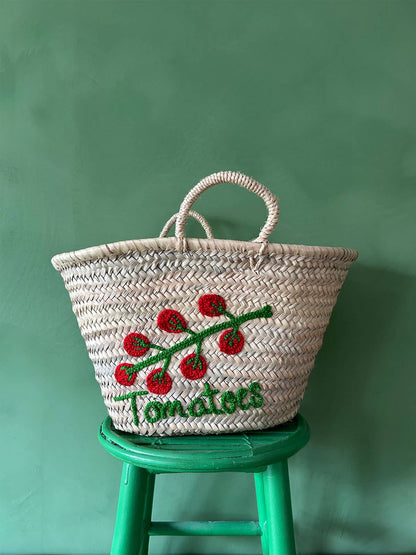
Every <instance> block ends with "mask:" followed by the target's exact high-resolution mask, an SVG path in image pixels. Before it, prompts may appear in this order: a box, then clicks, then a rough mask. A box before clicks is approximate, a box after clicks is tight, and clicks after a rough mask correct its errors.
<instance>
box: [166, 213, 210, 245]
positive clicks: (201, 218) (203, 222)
mask: <svg viewBox="0 0 416 555" xmlns="http://www.w3.org/2000/svg"><path fill="white" fill-rule="evenodd" d="M188 216H189V217H190V218H194V219H195V220H197V221H198V222H199V223H200V224H201V226H202V227H203V228H204V231H205V233H206V234H207V239H214V235H213V234H212V229H211V226H210V225H209V223H208V222H207V221H206V219H205V218H204V216H201V214H199V213H198V212H194V211H193V210H189V212H188ZM177 217H178V213H176V214H174V215H173V216H172V217H171V218H169V220H168V221H167V222H166V223H165V225H164V227H163V229H162V231H161V232H160V235H159V237H167V235H168V233H169V230H170V228H171V227H172V225H173V224H174V223H175V222H176V219H177Z"/></svg>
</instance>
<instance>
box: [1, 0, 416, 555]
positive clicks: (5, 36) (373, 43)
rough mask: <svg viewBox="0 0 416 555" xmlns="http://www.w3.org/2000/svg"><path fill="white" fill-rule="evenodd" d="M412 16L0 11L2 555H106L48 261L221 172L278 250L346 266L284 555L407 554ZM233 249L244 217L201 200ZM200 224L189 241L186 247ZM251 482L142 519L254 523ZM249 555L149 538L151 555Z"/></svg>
mask: <svg viewBox="0 0 416 555" xmlns="http://www.w3.org/2000/svg"><path fill="white" fill-rule="evenodd" d="M415 20H416V3H415V2H403V1H398V2H384V1H376V0H374V1H372V2H366V1H351V2H332V1H327V2H309V1H308V2H262V1H250V2H246V1H241V2H234V1H221V2H218V1H215V0H214V1H211V2H208V1H207V2H205V1H204V2H203V1H197V2H191V1H189V2H183V1H175V2H158V1H155V2H98V1H82V2H74V1H69V0H66V1H64V0H63V1H55V2H43V1H36V2H35V1H32V2H28V1H25V0H20V1H16V2H5V1H4V0H3V1H1V2H0V46H1V48H0V55H1V58H0V118H1V120H0V187H1V188H0V192H1V200H0V212H1V218H0V226H1V239H0V241H1V243H0V244H1V265H0V278H1V307H0V360H1V366H0V368H1V372H2V381H1V384H2V385H1V388H0V416H1V438H2V457H1V460H0V553H1V554H6V553H10V554H12V553H13V554H17V553H22V554H23V553H24V554H28V553H38V554H43V553H62V554H99V553H108V552H109V548H110V543H111V535H112V526H113V522H114V517H115V509H116V501H117V499H116V492H117V488H118V482H119V475H120V465H119V464H118V463H117V462H116V461H115V460H113V459H112V458H111V457H110V456H109V455H108V454H107V453H106V452H104V450H103V449H102V448H100V447H99V445H98V443H97V440H96V437H95V434H96V429H97V426H98V424H99V422H100V420H101V419H102V418H103V417H104V415H105V409H104V405H103V403H102V401H101V397H100V392H99V388H98V386H97V385H96V383H95V381H94V376H93V369H92V365H91V363H90V361H89V359H88V356H87V352H86V349H85V346H84V343H83V340H82V338H81V335H80V333H79V331H78V328H77V325H76V321H75V317H74V316H73V314H72V311H71V307H70V302H69V298H68V295H67V293H66V291H65V289H64V285H63V283H62V280H61V278H60V276H59V275H58V274H57V273H56V272H55V271H54V270H53V268H52V266H51V265H50V262H49V260H50V258H51V256H52V255H54V254H56V253H58V252H63V251H67V250H73V249H77V248H82V247H87V246H92V245H96V244H101V243H105V242H111V241H116V240H122V239H131V238H143V237H154V236H156V235H157V234H158V233H159V231H160V229H161V227H162V225H163V223H164V222H165V221H166V220H167V218H168V217H169V216H170V215H171V214H172V213H173V212H174V211H175V210H176V208H177V207H178V205H179V203H180V201H181V200H182V198H183V196H184V195H185V193H186V192H187V190H188V189H189V188H190V187H191V186H192V185H193V184H194V183H196V181H197V180H199V179H200V178H201V177H203V176H204V175H206V174H209V173H211V172H213V171H218V170H222V169H239V170H241V171H244V172H246V173H248V174H250V175H253V176H254V177H256V178H257V179H259V180H260V181H262V182H264V183H265V184H266V185H268V186H270V188H271V189H272V190H273V191H274V192H275V193H276V194H277V195H278V196H279V198H280V202H281V221H280V224H279V226H278V229H277V230H276V231H275V233H274V235H273V237H272V240H273V241H278V242H287V243H306V244H312V245H333V246H337V245H339V246H349V247H352V248H356V249H358V250H359V251H360V259H359V261H358V262H357V263H356V264H355V265H353V267H352V269H351V272H350V275H349V277H348V280H347V282H346V284H345V286H344V289H343V291H342V294H341V296H340V299H339V302H338V304H337V306H336V309H335V311H334V314H333V318H332V320H331V323H330V326H329V329H328V332H327V335H326V338H325V342H324V346H323V349H322V351H321V353H320V355H319V357H318V360H317V364H316V368H315V370H314V372H313V373H312V375H311V380H310V386H309V388H308V391H307V394H306V396H305V400H304V404H303V406H302V412H303V414H304V415H305V416H306V417H307V418H308V419H309V421H310V423H311V426H312V439H311V442H310V444H309V445H308V446H307V447H306V448H305V449H304V451H303V452H302V453H301V454H299V455H298V456H297V457H295V458H294V459H293V461H292V466H291V469H292V490H293V504H294V517H295V525H296V535H297V544H298V550H299V552H301V553H347V552H348V553H377V554H380V553H387V552H404V551H416V517H415V514H416V505H415V495H414V494H415V489H416V464H415V451H416V445H415V437H416V435H415V418H416V407H415V398H416V391H415V383H416V380H415V354H414V348H415V330H414V327H415V325H414V322H415V320H414V314H415V312H416V299H415V291H416V288H415V285H416V283H415V274H416V260H415V245H414V243H415V235H416V221H415V213H416V195H415V186H416V114H415V99H416V70H415V54H416V33H415ZM198 208H199V209H200V210H201V212H202V213H203V214H205V215H206V216H207V217H208V219H209V221H210V222H211V224H212V225H213V228H214V232H215V234H216V236H217V237H228V238H233V239H246V240H248V239H250V238H252V237H253V236H255V235H256V232H257V230H258V227H259V225H260V224H261V223H262V222H263V220H264V218H265V210H264V206H263V205H262V202H261V201H260V200H258V199H256V198H254V197H253V196H251V195H250V194H249V193H247V192H246V191H243V190H240V189H238V190H236V188H235V187H234V188H233V187H232V186H231V185H224V186H223V187H222V189H221V188H216V189H214V190H210V191H208V192H207V193H206V195H205V196H204V198H203V199H200V200H199V201H198ZM199 233H200V231H199V229H198V227H196V226H195V224H191V225H190V234H191V235H192V234H199ZM253 494H254V488H253V485H252V483H251V480H250V478H249V477H248V476H244V475H235V476H234V477H233V480H229V479H228V476H227V475H215V476H212V477H211V478H208V477H206V478H203V479H202V477H201V476H189V477H188V476H182V477H177V478H175V479H173V478H172V477H166V476H165V477H161V478H160V479H159V481H158V485H157V492H156V509H155V516H156V518H158V519H175V518H185V519H193V518H196V519H202V518H236V519H244V518H253V517H255V504H254V499H253ZM180 551H182V552H187V553H201V554H202V553H208V552H226V553H238V554H240V555H242V554H246V553H251V554H253V553H259V552H260V546H259V543H258V542H257V540H255V539H253V540H252V541H251V540H250V541H248V540H238V539H225V540H224V539H218V540H214V539H212V540H209V541H208V540H204V539H198V538H197V539H185V538H184V539H168V538H165V539H160V540H154V541H153V540H152V543H151V553H152V554H166V553H178V552H180Z"/></svg>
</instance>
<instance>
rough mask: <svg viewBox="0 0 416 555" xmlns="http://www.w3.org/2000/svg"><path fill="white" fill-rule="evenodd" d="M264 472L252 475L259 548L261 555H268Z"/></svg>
mask: <svg viewBox="0 0 416 555" xmlns="http://www.w3.org/2000/svg"><path fill="white" fill-rule="evenodd" d="M264 474H265V473H264V472H255V473H254V484H255V486H256V497H257V510H258V513H259V524H260V528H261V531H262V535H261V547H262V550H263V555H269V539H268V537H267V507H266V499H265V496H264Z"/></svg>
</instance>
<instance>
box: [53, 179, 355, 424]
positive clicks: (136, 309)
mask: <svg viewBox="0 0 416 555" xmlns="http://www.w3.org/2000/svg"><path fill="white" fill-rule="evenodd" d="M219 183H235V184H237V185H240V186H241V187H244V188H246V189H248V190H249V191H252V192H253V193H255V194H257V195H259V196H260V197H261V198H262V199H263V200H264V202H265V203H266V206H267V209H268V217H267V221H266V223H265V224H264V226H263V228H262V229H261V231H260V234H259V236H258V237H257V239H255V240H254V241H252V242H242V241H228V240H222V239H214V238H213V236H212V232H211V229H210V227H209V225H208V223H207V222H206V220H205V219H204V218H203V217H202V216H200V215H199V214H198V213H196V212H193V211H191V207H192V204H193V203H194V202H195V200H196V199H197V198H198V197H199V195H200V194H201V193H202V192H203V191H205V190H206V189H208V188H209V187H212V186H213V185H217V184H219ZM189 216H192V217H195V218H196V219H197V220H198V221H199V222H200V223H201V225H202V226H203V228H204V230H205V232H206V235H207V238H206V239H188V238H186V237H185V223H186V220H187V218H188V217H189ZM278 216H279V206H278V202H277V198H276V197H275V196H274V195H273V194H272V193H271V192H270V191H269V190H268V189H267V188H266V187H264V185H261V184H260V183H258V182H257V181H255V180H254V179H252V178H250V177H247V176H245V175H243V174H240V173H236V172H219V173H215V174H213V175H210V176H209V177H206V178H205V179H203V180H202V181H200V182H199V183H198V185H196V186H195V187H194V188H193V189H192V190H191V191H190V192H189V193H188V195H187V196H186V197H185V199H184V201H183V202H182V204H181V206H180V209H179V212H178V213H177V214H175V215H174V216H172V218H171V219H170V220H169V221H168V222H167V224H166V226H165V227H164V229H163V231H162V233H161V235H160V237H159V238H154V239H142V240H137V241H122V242H119V243H113V244H109V245H101V246H99V247H92V248H88V249H84V250H80V251H76V252H70V253H65V254H60V255H57V256H55V257H54V258H53V259H52V263H53V265H54V267H55V268H56V269H57V270H58V271H59V272H60V273H61V274H62V277H63V279H64V282H65V286H66V288H67V290H68V292H69V295H70V297H71V301H72V305H73V310H74V313H75V315H76V317H77V319H78V324H79V327H80V329H81V333H82V335H83V337H84V339H85V342H86V345H87V349H88V352H89V355H90V358H91V360H92V362H93V364H94V367H95V375H96V378H97V381H98V382H99V384H100V386H101V391H102V394H103V397H104V401H105V404H106V406H107V409H108V412H109V414H110V416H111V418H112V420H113V423H114V426H115V427H116V428H117V429H119V430H124V431H126V432H134V433H140V434H145V435H180V434H217V433H224V432H235V431H243V430H255V429H264V428H268V427H271V426H275V425H277V424H280V423H282V422H285V421H287V420H290V419H291V418H292V417H293V416H294V415H295V414H296V413H297V411H298V409H299V405H300V403H301V400H302V397H303V395H304V392H305V389H306V385H307V380H308V376H309V373H310V371H311V369H312V367H313V364H314V360H315V356H316V354H317V352H318V350H319V348H320V346H321V344H322V339H323V335H324V332H325V329H326V327H327V325H328V321H329V318H330V315H331V311H332V308H333V306H334V304H335V302H336V299H337V295H338V293H339V291H340V288H341V286H342V283H343V281H344V279H345V277H346V274H347V271H348V268H349V266H350V264H351V263H352V262H353V261H354V260H355V259H356V258H357V252H356V251H353V250H350V249H344V248H331V247H307V246H302V245H282V244H278V243H275V244H271V243H268V241H267V239H268V237H269V235H270V233H271V232H272V231H273V229H274V227H275V226H276V224H277V220H278ZM175 221H176V231H175V237H172V238H168V237H166V235H167V233H168V231H169V228H170V227H171V226H172V225H173V223H174V222H175Z"/></svg>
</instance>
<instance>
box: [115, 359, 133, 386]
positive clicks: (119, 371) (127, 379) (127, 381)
mask: <svg viewBox="0 0 416 555" xmlns="http://www.w3.org/2000/svg"><path fill="white" fill-rule="evenodd" d="M133 366H134V364H128V363H127V362H122V363H121V364H119V365H118V366H117V368H116V369H115V371H114V377H115V379H116V380H117V381H118V383H119V384H121V385H133V384H134V382H135V381H136V378H137V372H131V373H129V372H128V369H129V368H132V367H133Z"/></svg>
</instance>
